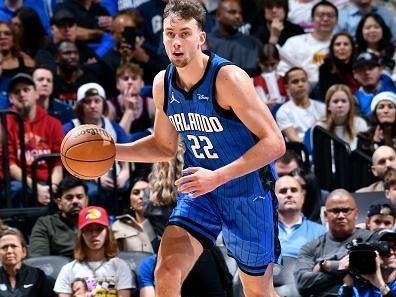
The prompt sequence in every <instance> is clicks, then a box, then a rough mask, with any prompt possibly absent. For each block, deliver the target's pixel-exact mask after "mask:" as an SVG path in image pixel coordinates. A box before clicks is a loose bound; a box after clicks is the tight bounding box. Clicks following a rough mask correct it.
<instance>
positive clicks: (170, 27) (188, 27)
mask: <svg viewBox="0 0 396 297" xmlns="http://www.w3.org/2000/svg"><path fill="white" fill-rule="evenodd" d="M205 37H206V36H205V32H203V31H201V30H200V29H199V27H198V25H197V22H196V20H194V19H190V20H184V19H182V18H180V17H174V16H173V17H172V16H169V17H167V18H165V19H164V32H163V40H164V46H165V50H166V53H167V55H168V57H169V59H170V61H171V62H172V63H173V65H175V66H176V67H179V68H182V67H185V66H186V65H188V64H189V63H190V61H191V60H193V59H194V58H195V57H196V56H197V54H199V53H200V52H201V46H202V45H203V44H204V42H205Z"/></svg>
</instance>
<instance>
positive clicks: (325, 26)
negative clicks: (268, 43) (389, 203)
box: [278, 1, 338, 86]
mask: <svg viewBox="0 0 396 297" xmlns="http://www.w3.org/2000/svg"><path fill="white" fill-rule="evenodd" d="M337 17H338V11H337V7H335V6H334V4H332V3H331V2H329V1H320V2H318V3H316V4H315V5H314V6H313V7H312V10H311V18H312V25H313V31H312V32H311V33H305V34H302V35H297V36H293V37H290V38H289V39H288V40H287V41H286V42H285V44H284V45H283V46H282V48H281V49H280V55H281V58H282V61H281V62H280V63H279V67H278V69H279V72H280V74H281V75H284V74H285V73H286V72H287V71H288V70H289V69H290V68H292V67H302V68H304V69H305V71H307V72H308V77H309V82H310V83H311V85H312V86H313V85H314V84H316V83H317V82H318V79H319V66H320V65H321V64H322V63H323V61H324V59H325V58H326V55H327V54H328V52H329V45H330V40H331V37H332V34H333V30H334V28H335V27H336V25H337ZM302 44H303V45H304V46H301V45H302Z"/></svg>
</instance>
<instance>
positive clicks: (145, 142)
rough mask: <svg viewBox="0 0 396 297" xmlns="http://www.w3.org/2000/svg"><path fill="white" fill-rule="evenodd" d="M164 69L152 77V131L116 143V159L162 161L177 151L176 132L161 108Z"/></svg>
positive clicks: (162, 103) (168, 158)
mask: <svg viewBox="0 0 396 297" xmlns="http://www.w3.org/2000/svg"><path fill="white" fill-rule="evenodd" d="M164 76H165V71H161V72H160V73H158V74H157V75H156V77H155V78H154V83H153V98H154V105H155V121H154V132H153V134H152V135H150V136H147V137H144V138H142V139H139V140H137V141H134V142H131V143H124V144H116V159H117V160H119V161H128V162H147V163H154V162H162V161H168V160H170V159H172V158H173V157H174V156H175V154H176V151H177V145H178V141H177V139H178V133H177V131H176V130H175V128H174V127H173V125H172V124H171V122H170V121H169V119H168V117H167V115H166V114H165V112H164V110H163V106H164V98H165V92H164V91H165V90H164Z"/></svg>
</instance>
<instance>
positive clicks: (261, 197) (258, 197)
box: [253, 196, 265, 202]
mask: <svg viewBox="0 0 396 297" xmlns="http://www.w3.org/2000/svg"><path fill="white" fill-rule="evenodd" d="M257 199H263V200H264V199H265V197H263V196H257V197H256V198H254V199H253V202H254V201H256V200H257Z"/></svg>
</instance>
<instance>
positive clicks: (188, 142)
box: [164, 52, 276, 198]
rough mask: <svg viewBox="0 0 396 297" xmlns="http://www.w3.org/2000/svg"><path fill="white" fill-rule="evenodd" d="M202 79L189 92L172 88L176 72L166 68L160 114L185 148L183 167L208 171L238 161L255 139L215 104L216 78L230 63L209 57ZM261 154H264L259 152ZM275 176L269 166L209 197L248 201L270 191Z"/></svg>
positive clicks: (231, 116) (212, 56)
mask: <svg viewBox="0 0 396 297" xmlns="http://www.w3.org/2000/svg"><path fill="white" fill-rule="evenodd" d="M205 53H206V54H208V55H209V61H208V64H207V67H206V70H205V73H204V75H203V77H202V79H201V80H200V81H199V82H198V83H197V84H196V85H194V86H193V87H192V88H191V90H190V91H189V92H185V91H184V90H182V89H181V88H179V87H178V86H177V85H176V68H175V66H174V65H173V64H170V65H169V66H168V68H167V71H166V74H165V99H164V112H165V113H166V114H167V116H168V117H169V120H170V121H171V123H172V124H173V126H174V127H175V129H176V130H177V131H178V132H179V134H180V135H181V137H182V139H183V142H184V144H185V148H186V151H185V154H184V161H185V167H186V168H187V167H203V168H206V169H210V170H215V169H217V168H220V167H223V166H225V165H227V164H229V163H231V162H233V161H234V160H236V159H238V158H239V157H241V156H242V155H243V154H244V153H245V152H246V151H247V150H249V149H250V148H251V147H252V146H253V145H255V143H256V142H257V137H256V136H255V135H254V134H253V133H251V131H250V130H249V129H248V128H247V127H246V126H245V125H244V124H243V123H242V122H241V121H240V120H239V118H238V117H237V116H236V115H235V113H234V112H233V111H230V110H225V109H223V108H221V107H220V106H219V105H218V103H217V101H216V86H215V84H216V76H217V73H218V71H219V70H220V68H221V67H222V66H224V65H230V64H231V62H229V61H227V60H225V59H223V58H221V57H219V56H217V55H215V54H213V53H210V52H205ZM262 153H263V154H265V151H263V152H262ZM275 179H276V173H275V170H274V167H273V164H270V165H267V166H265V167H264V168H262V169H261V170H259V171H255V172H252V173H250V174H247V175H245V176H242V177H239V178H236V179H234V180H231V181H229V182H227V183H226V184H224V185H222V186H220V187H218V188H217V189H216V190H214V191H213V192H212V193H211V194H213V195H215V196H221V197H230V198H232V197H252V196H254V195H256V196H257V195H259V194H260V193H262V192H263V191H267V190H270V189H273V186H274V182H275Z"/></svg>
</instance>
